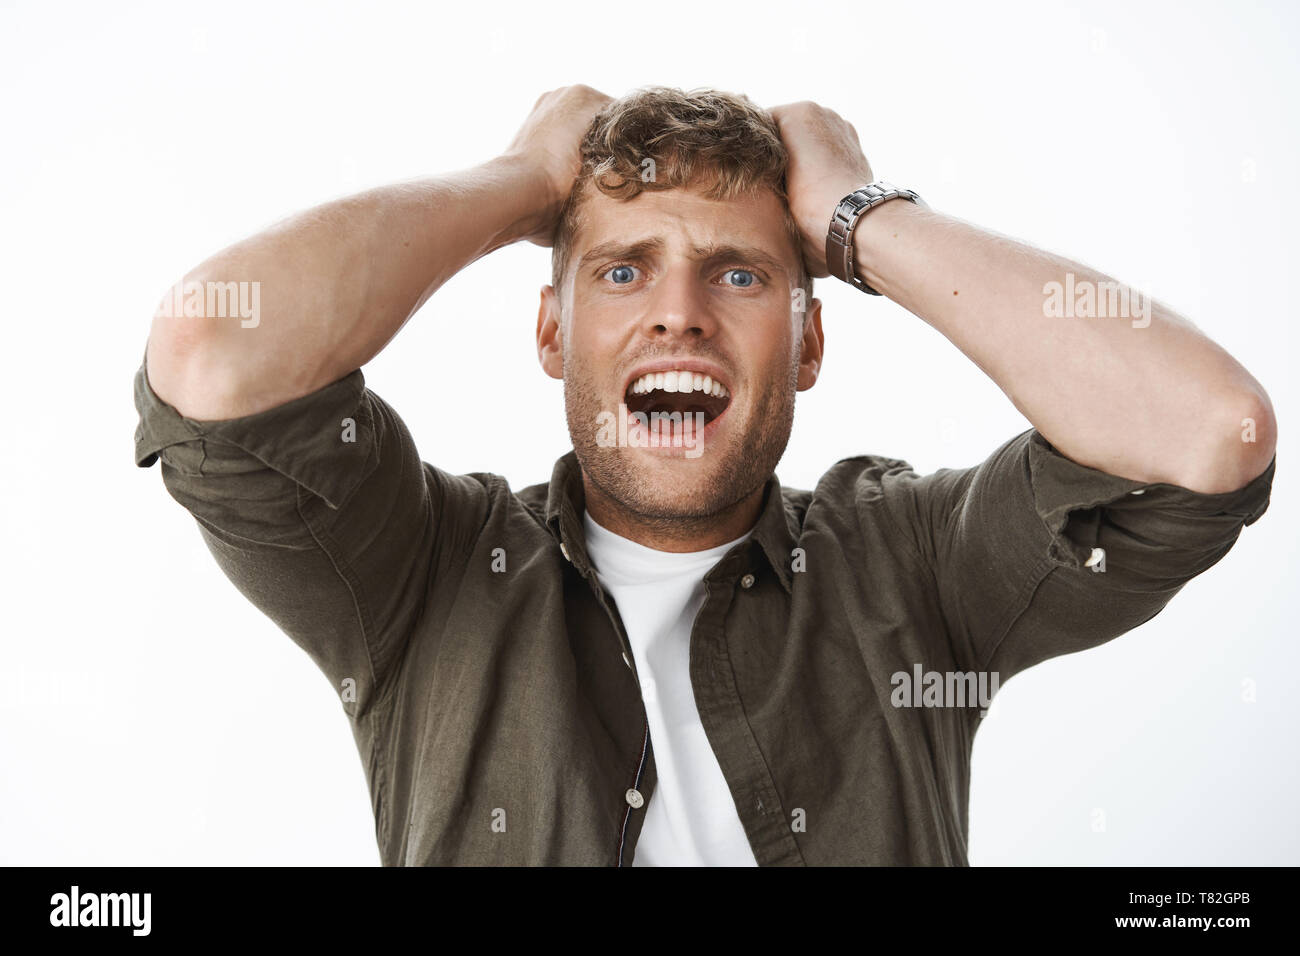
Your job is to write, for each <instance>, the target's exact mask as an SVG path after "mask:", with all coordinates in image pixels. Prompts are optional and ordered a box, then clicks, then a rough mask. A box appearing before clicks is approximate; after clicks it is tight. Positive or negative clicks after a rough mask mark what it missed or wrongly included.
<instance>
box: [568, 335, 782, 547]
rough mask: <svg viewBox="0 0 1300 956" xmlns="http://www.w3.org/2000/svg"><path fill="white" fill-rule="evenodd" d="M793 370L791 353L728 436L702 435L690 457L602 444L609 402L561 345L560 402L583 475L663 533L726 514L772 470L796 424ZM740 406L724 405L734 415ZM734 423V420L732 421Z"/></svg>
mask: <svg viewBox="0 0 1300 956" xmlns="http://www.w3.org/2000/svg"><path fill="white" fill-rule="evenodd" d="M798 377H799V357H798V355H797V354H796V355H795V356H793V358H792V359H791V362H790V365H789V367H788V368H787V369H786V370H785V375H784V379H783V380H781V381H779V383H778V381H777V376H772V377H771V379H769V381H771V382H772V387H770V388H767V389H765V390H764V391H763V393H762V394H761V395H759V396H758V402H757V404H756V405H755V406H753V410H752V412H751V417H750V419H749V421H747V422H739V421H736V420H732V421H730V422H728V423H727V425H726V436H725V437H724V438H722V439H721V440H720V441H714V442H713V443H705V444H704V446H703V453H702V454H701V455H700V456H699V457H698V458H694V459H685V460H683V459H666V458H665V459H660V460H659V463H658V464H657V465H656V463H654V462H648V461H647V460H646V459H647V458H648V457H649V456H647V455H646V453H645V452H644V451H642V450H641V449H637V448H627V447H619V446H611V447H603V446H602V445H601V444H600V443H598V442H597V434H598V432H599V421H600V417H599V416H600V414H601V412H612V413H613V414H614V415H615V417H616V418H617V416H618V414H619V410H618V408H612V409H611V408H607V407H606V404H607V402H606V401H605V400H603V399H602V398H601V397H600V396H599V395H598V394H597V390H596V388H595V379H594V376H593V375H592V374H591V373H590V371H589V370H588V369H587V367H586V366H585V365H584V364H583V362H582V361H581V359H579V358H576V357H574V356H573V355H571V354H570V353H569V351H568V350H567V349H566V350H565V355H564V408H565V417H566V418H567V420H568V426H569V438H570V440H571V441H572V442H573V449H574V452H575V454H576V455H577V458H578V463H579V464H580V465H581V466H582V470H583V472H584V474H585V476H586V478H587V480H588V481H590V482H591V484H592V485H594V486H595V488H596V489H598V490H599V491H600V492H601V494H603V495H604V496H605V497H606V498H607V499H609V500H610V501H611V502H613V503H614V504H615V505H616V506H617V507H618V508H620V509H621V510H622V511H623V512H624V513H625V515H626V517H627V518H628V519H629V520H631V521H632V522H634V523H637V524H640V525H642V526H643V527H646V528H649V529H653V530H656V531H658V532H660V533H663V534H666V535H676V534H685V533H697V532H699V531H704V530H707V529H708V528H709V526H710V525H712V524H715V523H717V522H719V521H721V520H724V519H725V518H726V517H727V516H728V515H729V514H730V513H731V512H732V511H733V510H734V509H736V508H737V507H739V506H740V505H741V504H742V503H743V502H744V501H745V500H746V499H748V498H749V496H750V495H752V494H753V493H754V492H755V490H757V489H758V488H760V487H761V486H762V485H763V484H764V483H765V482H766V481H767V479H768V478H769V477H770V476H771V475H772V473H773V472H774V471H775V470H776V466H777V463H778V462H779V461H780V460H781V456H782V455H783V454H784V453H785V449H786V445H787V444H788V442H789V440H790V431H791V429H792V427H793V425H794V403H795V394H796V385H797V382H798ZM738 411H741V410H740V409H738V408H729V409H728V410H727V414H728V415H734V414H736V413H737V412H738ZM737 426H740V427H737Z"/></svg>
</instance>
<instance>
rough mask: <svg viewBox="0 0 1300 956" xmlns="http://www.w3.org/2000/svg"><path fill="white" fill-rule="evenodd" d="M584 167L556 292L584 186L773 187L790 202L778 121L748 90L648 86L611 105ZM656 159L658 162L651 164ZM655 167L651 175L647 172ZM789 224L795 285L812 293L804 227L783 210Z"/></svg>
mask: <svg viewBox="0 0 1300 956" xmlns="http://www.w3.org/2000/svg"><path fill="white" fill-rule="evenodd" d="M579 149H580V153H581V157H582V166H581V169H580V171H579V173H578V177H577V179H576V180H575V181H574V184H573V189H572V191H571V192H570V193H569V198H568V200H567V201H566V202H565V204H564V208H563V210H562V212H561V214H560V217H559V221H558V222H557V224H556V227H555V233H554V236H553V237H552V245H551V284H552V285H553V286H555V288H556V289H557V290H558V289H560V288H561V283H562V282H563V281H564V275H565V271H566V270H567V269H568V265H569V258H570V254H571V247H572V243H573V238H574V236H575V235H576V233H577V230H578V226H579V225H580V221H581V219H580V212H581V207H582V197H583V194H584V191H585V187H586V186H587V185H588V184H591V185H592V186H594V187H595V188H596V189H599V190H600V191H601V192H602V193H604V194H605V195H606V196H610V197H612V198H614V199H618V200H622V201H626V200H629V199H632V198H633V197H635V196H638V195H640V193H641V192H642V190H664V189H680V188H683V187H697V188H701V189H702V190H703V192H704V195H705V196H707V197H708V198H710V199H715V200H722V201H725V200H729V199H733V198H735V197H736V196H738V195H741V194H744V193H747V192H750V191H753V190H756V189H770V190H771V191H772V192H774V193H776V195H777V196H778V197H779V198H780V199H781V201H782V203H783V204H786V202H787V200H786V192H785V169H786V163H787V161H788V154H787V153H786V149H785V145H784V144H783V143H782V142H781V134H780V132H779V131H778V129H777V125H776V121H775V120H773V119H772V116H771V114H770V113H769V112H768V111H767V110H765V109H763V108H762V107H759V106H756V105H755V104H754V103H753V102H751V101H750V99H749V98H748V97H746V96H744V95H743V94H733V93H724V92H722V91H720V90H713V89H695V90H690V91H689V92H688V91H683V90H679V89H674V88H671V87H666V86H648V87H643V88H642V89H638V90H636V91H634V92H632V93H631V94H629V95H627V96H625V97H623V98H622V99H619V100H614V101H613V102H611V103H609V104H607V105H606V106H605V107H604V108H603V109H602V110H601V111H600V112H599V113H597V114H596V116H595V117H594V118H593V119H592V121H591V125H590V126H589V127H588V129H587V133H586V135H585V136H583V138H582V143H581V145H580V147H579ZM647 160H653V167H650V166H649V165H648V164H647ZM647 169H653V171H654V175H653V176H646V175H645V173H646V170H647ZM785 227H786V231H787V233H788V235H789V239H790V242H791V243H792V244H793V246H794V250H795V255H796V258H797V259H798V262H799V274H798V277H797V283H796V286H797V287H799V288H802V289H803V290H804V293H805V296H806V298H807V300H808V301H811V299H812V277H811V276H810V275H808V272H807V269H806V268H805V267H804V263H803V256H802V253H801V251H800V250H801V248H802V246H801V240H800V236H799V229H798V227H797V226H796V225H795V222H794V218H793V217H792V216H791V215H790V209H789V206H788V204H787V205H786V208H785Z"/></svg>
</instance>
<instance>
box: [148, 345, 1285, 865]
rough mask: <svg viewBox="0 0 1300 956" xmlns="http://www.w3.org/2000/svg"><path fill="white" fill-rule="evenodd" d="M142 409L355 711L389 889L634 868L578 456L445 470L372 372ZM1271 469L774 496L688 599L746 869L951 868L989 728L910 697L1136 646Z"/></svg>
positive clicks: (185, 497)
mask: <svg viewBox="0 0 1300 956" xmlns="http://www.w3.org/2000/svg"><path fill="white" fill-rule="evenodd" d="M135 401H136V407H137V408H138V410H139V412H140V417H141V419H140V426H139V428H138V430H137V432H136V436H135V460H136V463H137V464H138V465H140V466H142V467H147V466H149V465H152V464H153V463H154V461H156V460H161V461H162V465H163V467H162V474H163V479H164V482H165V483H166V486H167V490H168V491H169V492H170V493H171V494H172V496H173V497H175V498H176V499H177V500H178V501H179V502H180V503H181V504H182V505H184V506H185V507H186V508H187V509H189V511H190V512H192V513H193V514H194V516H195V518H197V519H198V523H199V527H200V530H201V532H202V534H203V537H204V540H205V541H206V542H207V545H208V547H209V549H210V550H211V551H212V553H213V555H214V556H215V557H216V559H217V561H218V563H219V564H220V565H221V567H222V569H223V570H224V571H225V573H226V574H227V575H228V576H229V578H230V579H231V581H233V582H234V584H235V585H236V587H238V588H239V590H240V591H242V592H243V593H244V595H245V596H246V597H247V598H248V599H249V600H250V601H252V602H253V603H254V604H255V605H257V607H259V608H260V609H262V611H263V612H265V613H266V614H267V615H268V616H269V617H270V618H271V619H272V620H273V621H274V622H275V623H276V624H277V625H279V626H280V627H281V628H282V629H283V630H284V631H285V632H286V633H287V634H288V635H289V636H290V637H291V638H292V639H293V640H294V641H296V642H297V643H298V644H299V645H300V646H301V647H302V648H303V649H304V650H305V651H306V652H307V653H308V654H309V655H310V656H311V657H312V659H313V660H314V661H315V662H316V663H317V665H318V666H319V667H320V669H321V670H322V671H323V672H324V673H325V675H326V676H327V677H328V678H329V680H330V682H331V683H332V684H333V686H334V688H335V689H336V690H337V691H338V692H339V693H340V697H341V700H342V705H343V711H344V713H346V714H347V717H348V720H349V721H350V723H351V725H352V731H353V735H354V736H355V738H356V743H357V746H358V748H359V750H360V753H361V760H362V765H363V767H364V769H365V774H366V780H367V783H368V785H369V788H370V794H371V799H372V803H373V807H374V814H375V827H376V828H375V835H376V837H377V839H378V842H379V848H380V852H381V858H382V861H383V863H384V864H385V865H405V864H581V865H600V866H606V865H608V866H614V865H623V866H627V865H629V864H630V863H631V862H632V859H633V855H634V853H635V852H636V845H637V837H638V835H639V834H640V831H641V826H642V822H643V821H644V819H645V813H646V808H647V807H648V805H649V801H650V800H653V799H654V791H655V779H656V777H655V759H654V741H652V740H650V739H649V729H648V724H647V721H646V713H645V709H644V707H643V704H642V700H641V695H640V688H639V684H638V680H637V674H636V672H635V668H634V664H633V660H632V654H631V651H630V649H629V646H628V642H627V637H626V634H625V633H624V630H623V627H622V623H621V621H620V619H619V614H618V610H617V608H616V607H615V606H614V604H613V601H612V600H611V599H610V598H609V597H608V595H607V594H605V593H604V591H603V590H602V588H601V586H600V583H599V580H598V579H597V576H596V574H595V572H594V570H593V568H592V567H591V565H590V564H589V562H588V559H587V552H586V548H585V546H584V542H583V526H582V514H583V488H582V481H581V473H580V471H579V468H578V465H577V461H576V458H575V457H574V455H573V453H572V452H570V453H569V454H566V455H565V456H564V457H562V458H561V459H560V460H559V461H558V462H556V464H555V467H554V469H553V471H552V473H551V480H550V482H549V483H544V484H537V485H533V486H531V487H528V488H524V489H522V490H519V491H513V490H511V488H510V486H509V485H508V484H507V482H506V481H505V480H504V479H503V478H501V477H500V476H498V475H493V474H488V473H475V474H468V475H452V474H448V473H447V472H444V471H442V470H441V469H439V468H437V467H435V466H433V465H429V464H426V463H424V462H422V461H421V460H420V457H419V455H418V454H417V452H416V448H415V444H414V442H413V441H412V440H411V436H410V434H409V432H408V431H407V429H406V427H405V426H404V425H403V423H402V421H401V419H400V418H398V416H397V414H396V413H395V412H394V411H393V410H392V409H391V408H390V407H389V406H388V405H387V404H386V403H385V402H383V401H382V400H381V399H380V398H379V397H378V396H377V395H375V394H374V393H373V392H371V391H370V390H369V389H367V388H366V387H365V383H364V379H363V377H362V374H361V372H360V370H358V371H355V372H353V373H352V374H351V375H349V376H347V377H346V378H344V379H342V380H340V381H338V382H335V383H334V384H332V385H329V386H327V387H326V388H323V389H321V390H319V391H317V392H315V393H313V394H311V395H308V396H306V397H303V398H300V399H298V400H296V401H293V402H289V403H287V404H284V405H281V406H279V407H277V408H273V409H270V410H268V411H265V412H262V413H260V414H257V415H251V416H248V417H244V418H239V419H233V420H229V421H221V422H198V421H194V420H191V419H186V418H183V417H181V416H180V415H179V414H178V413H177V412H176V411H175V409H173V408H172V407H171V406H169V405H167V404H165V403H163V402H162V401H161V400H160V399H159V398H158V397H157V396H156V395H155V394H154V393H153V391H152V389H151V388H150V387H149V384H148V381H147V378H146V375H145V372H144V368H143V366H142V367H141V369H140V371H139V372H138V373H137V375H136V380H135ZM1273 467H1274V466H1273V465H1270V466H1269V468H1268V470H1267V471H1266V472H1265V473H1264V474H1262V475H1260V476H1259V477H1258V478H1257V479H1255V480H1254V481H1252V482H1251V483H1250V484H1249V485H1248V486H1246V487H1245V488H1243V489H1241V490H1239V491H1236V492H1231V493H1227V494H1218V495H1206V494H1198V493H1194V492H1191V491H1188V490H1186V489H1183V488H1179V487H1177V486H1174V485H1168V484H1154V485H1143V484H1142V483H1140V482H1136V481H1130V480H1128V479H1124V478H1118V477H1114V476H1112V475H1108V474H1104V473H1102V472H1099V471H1096V470H1093V469H1091V468H1086V467H1083V466H1081V465H1078V464H1075V463H1073V462H1071V461H1070V460H1069V459H1067V458H1065V457H1064V456H1062V455H1061V454H1059V453H1058V452H1056V451H1055V450H1054V449H1053V448H1052V447H1051V446H1050V445H1049V444H1048V443H1047V442H1046V441H1045V440H1044V439H1043V438H1042V436H1040V435H1039V434H1038V433H1037V432H1036V431H1032V430H1031V431H1028V432H1025V433H1024V434H1021V435H1019V436H1017V437H1015V438H1013V439H1011V440H1010V441H1009V442H1007V443H1006V444H1005V445H1003V446H1002V447H1000V448H998V449H997V450H996V451H995V452H993V454H992V455H990V456H989V458H988V459H987V460H986V461H984V462H983V463H982V464H980V465H978V466H976V467H973V468H965V469H959V470H947V469H945V470H941V471H938V472H935V473H934V474H930V475H926V476H918V475H917V474H916V473H915V472H913V470H912V469H911V468H910V467H909V466H908V465H907V464H906V463H905V462H902V461H897V460H894V459H890V458H881V457H877V456H874V455H864V456H860V457H855V458H846V459H843V460H841V461H838V462H836V463H835V464H834V465H832V466H831V467H830V469H829V470H828V471H827V472H826V473H825V475H824V476H823V477H822V478H821V480H820V481H819V482H818V483H817V487H816V488H815V489H813V490H811V491H802V490H796V489H792V488H784V487H782V486H781V485H780V484H779V482H778V481H777V478H776V476H775V475H773V476H772V477H771V478H770V479H769V481H768V484H767V488H766V493H765V499H764V504H763V509H762V513H761V517H760V518H759V521H758V524H757V525H756V527H755V529H754V531H753V534H752V535H750V536H749V538H748V539H746V540H745V541H743V542H741V543H740V544H738V545H736V546H735V547H734V548H732V549H731V551H729V552H728V553H727V555H726V556H725V557H724V558H723V559H722V560H721V561H719V562H718V564H717V565H716V566H714V568H713V569H712V570H711V571H710V572H709V573H708V574H707V575H706V576H705V579H704V580H705V585H706V588H707V597H706V599H705V603H704V606H703V607H702V609H701V610H700V612H699V615H698V617H697V618H696V619H695V624H694V628H693V630H692V632H691V647H690V671H691V684H692V687H693V690H694V695H695V701H696V704H697V706H698V709H699V714H700V720H701V722H702V724H703V727H704V730H705V733H706V734H707V736H708V740H709V743H710V744H711V745H712V748H713V752H714V754H715V755H716V756H717V759H718V763H719V765H720V767H721V769H722V773H723V776H724V777H725V779H726V781H727V784H728V786H729V787H730V790H731V794H732V797H733V798H734V800H735V804H736V810H737V812H738V813H739V816H740V820H741V822H742V824H743V826H744V829H745V833H746V835H747V837H748V839H749V842H750V845H751V847H752V848H753V851H754V856H755V857H756V858H757V861H758V863H759V864H760V865H777V864H793V865H800V864H808V865H824V864H902V863H913V864H966V863H967V855H966V842H967V803H968V792H969V785H970V755H971V746H972V743H973V739H974V736H975V732H976V730H977V728H978V727H979V723H980V714H981V704H980V702H978V701H976V700H968V701H967V705H966V706H952V705H951V703H952V701H948V703H949V704H950V705H949V706H916V704H917V703H918V700H917V699H915V698H913V697H910V696H905V697H904V700H905V703H906V704H907V705H906V706H897V704H898V703H899V694H898V693H897V690H898V688H900V687H902V686H903V685H902V684H901V683H900V679H899V678H898V677H897V676H896V675H900V674H906V675H909V676H911V675H916V674H917V673H918V672H920V673H922V674H924V673H927V672H937V673H939V674H942V675H951V674H957V675H974V674H988V675H992V674H996V675H997V678H996V679H997V681H998V683H1000V684H1005V683H1006V681H1007V680H1008V679H1009V678H1010V677H1011V676H1013V675H1014V674H1016V673H1017V672H1019V671H1021V670H1023V669H1024V668H1026V667H1030V666H1032V665H1033V664H1036V663H1038V662H1039V661H1042V660H1045V659H1047V658H1049V657H1053V656H1056V655H1059V654H1068V653H1070V652H1073V651H1079V650H1083V649H1085V648H1088V647H1093V646H1095V645H1097V644H1100V643H1102V642H1104V641H1107V640H1110V639H1111V638H1113V637H1116V636H1117V635H1119V634H1123V633H1124V632H1125V631H1127V630H1129V629H1131V628H1133V627H1136V626H1138V625H1139V624H1141V623H1143V622H1144V621H1146V620H1148V619H1150V618H1151V617H1153V616H1154V615H1155V614H1157V613H1158V612H1159V611H1160V610H1161V608H1163V607H1164V605H1165V603H1166V602H1167V601H1168V600H1169V599H1170V598H1171V597H1172V596H1173V595H1174V594H1175V593H1176V592H1177V591H1178V590H1179V588H1181V587H1182V586H1183V584H1185V583H1186V582H1187V581H1188V580H1189V579H1190V578H1192V577H1194V576H1195V575H1197V574H1199V573H1200V572H1202V571H1204V570H1205V569H1207V568H1209V567H1210V566H1211V565H1213V564H1214V563H1215V562H1216V561H1218V560H1219V559H1220V558H1221V557H1222V556H1223V555H1224V554H1225V553H1226V552H1227V551H1228V549H1229V548H1230V547H1231V546H1232V544H1233V542H1234V541H1235V540H1236V538H1237V535H1238V534H1239V533H1240V531H1241V528H1242V526H1243V525H1247V524H1250V523H1252V522H1253V521H1255V520H1256V519H1257V518H1258V517H1259V516H1260V515H1261V514H1263V513H1264V510H1265V508H1266V507H1267V505H1268V498H1269V492H1270V488H1271V484H1272V478H1273ZM1098 548H1100V549H1102V551H1101V552H1097V551H1095V550H1094V549H1098ZM1102 552H1104V559H1103V560H1101V561H1097V560H1096V559H1097V558H1100V557H1101V556H1102ZM1090 560H1092V561H1093V565H1092V567H1088V566H1087V564H1088V562H1089V561H1090ZM1100 567H1104V569H1105V570H1104V571H1100V570H1097V569H1098V568H1100ZM967 686H969V685H967Z"/></svg>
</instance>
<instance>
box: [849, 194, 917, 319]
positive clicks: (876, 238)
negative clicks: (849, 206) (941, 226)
mask: <svg viewBox="0 0 1300 956" xmlns="http://www.w3.org/2000/svg"><path fill="white" fill-rule="evenodd" d="M924 214H925V209H924V207H922V206H918V205H917V204H916V203H913V202H908V201H907V200H905V199H893V200H890V201H889V202H886V203H882V204H881V205H879V206H877V207H876V208H874V209H872V210H871V211H870V212H869V213H868V214H867V215H865V216H863V217H862V218H861V219H860V220H859V221H858V224H857V226H856V227H855V228H854V230H853V271H854V272H855V273H856V275H857V277H858V278H859V279H860V280H861V281H863V282H865V283H866V284H867V285H869V286H870V287H871V288H873V289H875V290H876V291H877V292H879V293H881V294H882V295H886V296H887V295H889V293H890V288H891V287H890V280H889V275H890V269H889V257H890V254H891V253H892V252H893V251H894V249H895V248H896V247H897V240H898V235H899V232H898V231H899V229H900V228H903V227H905V226H906V225H907V223H908V222H909V221H911V220H914V219H915V218H916V217H917V216H921V215H924Z"/></svg>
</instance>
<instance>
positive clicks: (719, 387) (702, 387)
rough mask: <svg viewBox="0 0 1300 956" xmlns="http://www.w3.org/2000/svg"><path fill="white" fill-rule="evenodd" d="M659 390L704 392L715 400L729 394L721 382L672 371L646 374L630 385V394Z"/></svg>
mask: <svg viewBox="0 0 1300 956" xmlns="http://www.w3.org/2000/svg"><path fill="white" fill-rule="evenodd" d="M654 389H659V390H660V391H664V392H704V393H705V394H706V395H713V396H715V397H716V398H727V397H728V396H729V395H730V394H731V393H730V392H728V391H727V389H726V387H725V386H724V385H723V384H722V383H721V382H715V381H714V380H713V378H712V377H711V376H708V375H701V374H700V373H699V372H688V371H685V370H684V369H674V370H673V371H671V372H648V373H646V374H645V375H642V376H641V377H640V378H638V379H636V380H635V381H634V382H633V383H632V389H631V391H632V394H633V395H641V394H644V393H645V392H649V391H652V390H654Z"/></svg>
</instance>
